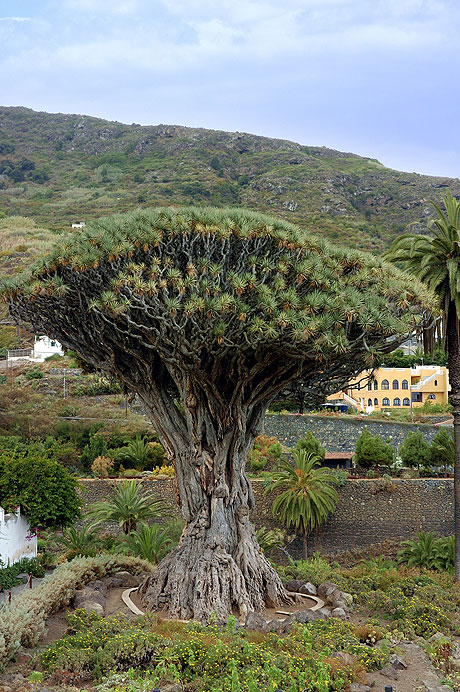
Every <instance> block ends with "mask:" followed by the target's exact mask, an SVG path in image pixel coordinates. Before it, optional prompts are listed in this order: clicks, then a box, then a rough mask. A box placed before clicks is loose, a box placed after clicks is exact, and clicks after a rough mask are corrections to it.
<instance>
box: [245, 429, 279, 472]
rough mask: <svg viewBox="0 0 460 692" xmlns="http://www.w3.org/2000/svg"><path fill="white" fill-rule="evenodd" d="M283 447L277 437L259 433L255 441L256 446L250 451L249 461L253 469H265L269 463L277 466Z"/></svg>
mask: <svg viewBox="0 0 460 692" xmlns="http://www.w3.org/2000/svg"><path fill="white" fill-rule="evenodd" d="M282 453H283V449H282V447H281V445H280V443H279V442H278V440H277V439H276V437H269V436H268V435H259V436H258V437H256V439H255V441H254V446H253V448H252V449H251V451H250V452H249V456H248V462H249V467H250V468H251V470H252V471H263V469H265V467H266V466H267V464H269V465H270V466H272V467H273V466H274V467H276V466H277V464H278V462H279V460H280V459H281V455H282Z"/></svg>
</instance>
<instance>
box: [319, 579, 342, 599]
mask: <svg viewBox="0 0 460 692" xmlns="http://www.w3.org/2000/svg"><path fill="white" fill-rule="evenodd" d="M335 591H339V592H340V589H339V587H338V586H337V584H334V583H333V582H331V581H325V582H324V583H323V584H320V586H318V596H319V597H320V598H322V599H323V601H328V600H329V599H330V598H331V597H332V594H333V593H334V592H335Z"/></svg>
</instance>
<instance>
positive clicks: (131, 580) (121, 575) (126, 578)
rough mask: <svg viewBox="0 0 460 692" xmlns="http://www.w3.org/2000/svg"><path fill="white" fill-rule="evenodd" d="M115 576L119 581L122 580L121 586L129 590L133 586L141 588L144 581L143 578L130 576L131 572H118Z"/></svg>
mask: <svg viewBox="0 0 460 692" xmlns="http://www.w3.org/2000/svg"><path fill="white" fill-rule="evenodd" d="M113 576H114V577H117V579H121V586H124V587H125V588H127V589H129V588H130V587H133V586H139V584H140V583H141V581H142V579H141V577H138V576H137V575H134V574H130V573H129V572H116V573H115V574H114V575H113Z"/></svg>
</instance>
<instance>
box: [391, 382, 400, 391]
mask: <svg viewBox="0 0 460 692" xmlns="http://www.w3.org/2000/svg"><path fill="white" fill-rule="evenodd" d="M392 387H393V389H399V381H398V380H393V384H392Z"/></svg>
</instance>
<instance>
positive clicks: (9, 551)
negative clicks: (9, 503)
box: [0, 507, 37, 566]
mask: <svg viewBox="0 0 460 692" xmlns="http://www.w3.org/2000/svg"><path fill="white" fill-rule="evenodd" d="M22 557H28V558H32V557H37V536H31V535H30V526H29V522H28V521H27V519H26V518H25V517H23V516H22V515H21V510H20V508H18V510H17V513H16V514H5V510H4V509H3V508H2V507H0V558H1V560H2V562H3V563H4V565H5V566H7V565H8V564H10V565H12V564H13V563H14V562H18V560H20V559H21V558H22Z"/></svg>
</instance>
